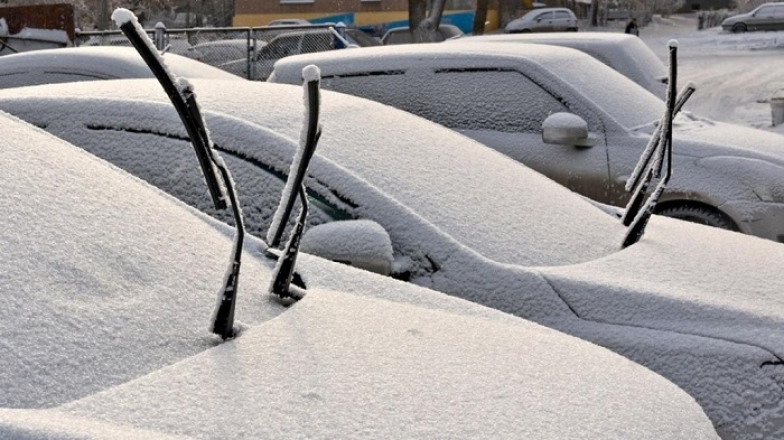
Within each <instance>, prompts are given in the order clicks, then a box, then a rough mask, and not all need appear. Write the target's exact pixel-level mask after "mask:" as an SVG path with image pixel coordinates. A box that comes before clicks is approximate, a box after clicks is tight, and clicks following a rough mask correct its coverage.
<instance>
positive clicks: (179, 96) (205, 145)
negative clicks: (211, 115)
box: [112, 8, 226, 209]
mask: <svg viewBox="0 0 784 440" xmlns="http://www.w3.org/2000/svg"><path fill="white" fill-rule="evenodd" d="M112 19H113V20H114V22H115V23H116V24H117V26H119V27H120V30H122V32H123V34H125V36H126V37H127V38H128V40H130V42H131V44H132V45H133V47H135V48H136V51H138V52H139V55H141V56H142V58H143V59H144V62H145V63H147V66H149V68H150V70H151V71H152V73H153V75H155V78H157V79H158V82H160V83H161V86H162V87H163V90H164V91H165V92H166V94H167V95H168V96H169V100H171V102H172V104H174V108H175V109H177V113H178V114H179V115H180V119H182V122H183V124H184V125H185V130H186V131H187V132H188V137H190V139H191V143H192V144H193V149H194V150H195V151H196V157H197V158H198V159H199V166H201V171H202V174H203V175H204V180H205V181H206V183H207V189H208V190H209V191H210V196H211V197H212V203H213V205H215V209H226V194H225V193H224V192H223V189H222V188H221V186H220V184H219V183H218V173H217V172H216V170H215V167H214V166H213V161H212V159H211V156H212V146H211V145H210V143H209V138H208V137H207V132H206V130H205V129H204V123H203V120H202V118H201V115H200V114H199V107H198V105H196V100H195V98H194V96H193V88H192V87H191V85H190V84H189V83H188V82H187V81H185V80H184V79H178V78H176V77H175V76H174V75H173V74H172V73H171V72H170V71H169V70H168V69H167V68H166V65H165V64H164V62H163V58H162V57H161V55H160V54H159V53H158V50H157V49H155V46H153V43H152V41H151V40H150V37H149V36H147V33H146V32H145V31H144V29H142V27H141V26H140V25H139V21H138V20H137V19H136V16H135V15H133V12H131V11H129V10H127V9H122V8H119V9H115V11H114V12H113V13H112Z"/></svg>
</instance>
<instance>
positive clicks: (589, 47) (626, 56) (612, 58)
mask: <svg viewBox="0 0 784 440" xmlns="http://www.w3.org/2000/svg"><path fill="white" fill-rule="evenodd" d="M451 41H457V40H450V42H451ZM460 41H461V42H465V43H488V42H491V43H514V44H523V43H537V44H549V45H553V46H563V47H571V48H572V49H577V50H579V51H581V52H585V53H587V54H588V55H590V56H592V57H594V58H596V59H597V60H599V61H601V62H603V63H604V64H606V65H608V66H610V67H612V68H613V69H615V70H616V71H618V72H620V73H621V74H623V75H624V76H626V77H627V78H629V79H631V80H632V81H634V82H636V83H637V84H639V85H640V86H642V87H644V88H645V89H646V90H648V91H649V92H651V93H653V94H654V95H656V96H659V97H662V98H663V97H664V95H665V92H666V91H667V86H666V81H667V67H666V66H665V65H664V64H663V63H662V62H661V60H660V59H659V57H658V56H656V54H655V53H653V51H652V50H651V49H650V48H649V47H648V45H647V44H645V43H643V41H642V40H640V39H639V38H637V37H636V36H634V35H629V34H621V33H618V32H587V33H581V34H575V33H573V32H554V33H546V34H545V33H536V34H514V35H509V34H488V35H477V36H472V37H466V38H461V39H460Z"/></svg>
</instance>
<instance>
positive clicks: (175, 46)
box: [77, 31, 193, 55]
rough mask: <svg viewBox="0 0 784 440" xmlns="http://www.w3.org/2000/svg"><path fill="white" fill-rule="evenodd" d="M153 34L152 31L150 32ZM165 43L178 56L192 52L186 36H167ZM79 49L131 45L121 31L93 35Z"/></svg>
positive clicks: (168, 50)
mask: <svg viewBox="0 0 784 440" xmlns="http://www.w3.org/2000/svg"><path fill="white" fill-rule="evenodd" d="M150 32H152V31H150ZM89 34H90V33H89V32H88V33H85V34H82V35H89ZM165 43H166V47H167V48H168V49H167V52H169V53H175V54H178V55H185V54H187V53H188V51H190V50H192V47H193V46H192V45H191V43H189V42H188V39H187V38H185V36H184V35H169V34H166V35H165ZM77 45H78V46H79V47H85V46H86V47H89V46H114V47H117V46H120V47H126V46H127V47H130V46H131V44H130V43H129V42H128V39H127V38H126V37H125V35H122V33H120V32H119V31H107V32H100V35H92V36H91V37H90V38H89V39H87V41H85V42H83V43H81V44H77Z"/></svg>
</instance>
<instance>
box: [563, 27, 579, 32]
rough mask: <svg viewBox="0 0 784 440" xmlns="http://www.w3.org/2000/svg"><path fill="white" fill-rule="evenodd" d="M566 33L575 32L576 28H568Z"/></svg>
mask: <svg viewBox="0 0 784 440" xmlns="http://www.w3.org/2000/svg"><path fill="white" fill-rule="evenodd" d="M566 32H577V28H569V29H567V30H566Z"/></svg>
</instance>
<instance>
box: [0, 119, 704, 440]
mask: <svg viewBox="0 0 784 440" xmlns="http://www.w3.org/2000/svg"><path fill="white" fill-rule="evenodd" d="M0 135H2V138H3V140H4V146H3V148H2V149H0V158H2V160H0V171H2V175H3V176H4V178H3V179H2V180H0V194H3V195H4V198H5V199H6V200H7V202H8V203H7V204H6V208H5V213H4V215H3V216H1V217H0V252H2V254H3V255H4V258H2V259H0V281H2V282H1V283H0V285H2V286H3V287H2V289H3V292H4V298H5V302H4V306H3V307H2V308H0V317H2V319H0V333H2V335H3V341H2V345H0V389H2V390H3V392H2V393H0V407H2V409H0V437H4V438H5V437H9V438H20V437H24V438H31V439H52V438H57V439H63V438H90V439H97V438H101V439H104V438H112V439H113V438H166V439H168V438H184V437H193V438H214V437H226V438H259V437H263V438H271V437H272V438H336V437H339V438H368V437H373V438H377V437H383V438H412V437H419V438H421V437H433V436H448V437H450V438H477V437H485V436H486V437H490V438H520V436H521V435H523V436H525V437H531V438H541V439H562V438H597V439H598V438H601V439H607V438H617V439H626V438H641V439H660V438H669V439H679V438H682V439H715V438H717V436H716V433H715V432H714V431H713V429H712V427H711V426H710V423H709V422H708V420H707V418H706V417H705V415H704V414H703V413H702V411H701V410H700V409H699V407H698V406H697V405H696V404H695V403H694V401H693V400H692V399H691V398H690V397H689V396H687V395H686V394H685V393H683V392H682V391H681V390H680V389H678V388H677V387H675V386H674V385H673V384H671V383H669V382H667V381H665V380H664V379H662V378H661V377H659V376H657V375H655V374H653V373H651V372H650V371H649V370H647V369H645V368H643V367H640V366H639V365H636V364H634V363H632V362H630V361H628V360H626V359H623V358H621V357H619V356H617V355H614V354H612V353H610V352H608V351H606V350H604V349H601V348H598V347H596V346H593V345H591V344H589V343H586V342H584V341H581V340H579V339H577V338H573V337H570V336H566V335H564V334H562V333H559V332H556V331H554V330H550V329H547V328H544V327H541V326H539V325H536V324H533V323H530V322H528V321H524V320H521V319H518V318H513V317H511V316H509V315H506V314H503V313H500V312H496V311H492V310H489V309H485V308H482V307H479V306H476V305H473V304H470V303H467V302H465V301H461V300H457V299H453V298H449V297H446V296H443V295H441V294H438V293H435V292H432V291H428V290H426V289H422V288H419V287H415V286H413V285H411V284H405V283H400V282H397V281H394V280H390V279H387V278H382V277H377V276H374V275H371V274H369V273H366V272H361V271H357V270H355V269H352V268H349V267H345V266H343V265H338V264H334V263H330V262H327V261H324V260H320V259H317V258H313V257H309V256H307V255H303V256H302V259H301V262H300V263H299V264H300V265H301V266H302V268H303V269H304V270H306V271H307V272H309V273H310V274H312V276H311V278H310V281H308V283H309V285H308V290H309V294H308V295H307V296H306V297H305V299H303V300H301V301H300V302H299V303H297V304H296V305H294V306H291V307H288V308H286V307H283V306H281V305H279V304H278V303H276V302H274V301H270V300H269V299H268V298H267V296H266V295H265V294H263V290H264V289H265V287H266V285H267V284H268V282H269V276H270V272H271V266H272V262H271V261H269V260H267V259H266V258H265V257H264V256H263V254H262V253H261V252H260V250H261V249H260V248H261V247H262V246H263V244H262V243H261V242H260V241H259V240H256V239H254V238H253V237H250V238H249V242H248V245H247V246H246V249H245V252H244V260H243V261H244V263H243V274H242V276H243V281H242V282H241V283H240V285H241V286H242V292H241V294H240V296H239V300H238V303H237V317H238V320H239V322H240V323H241V324H240V326H241V328H242V332H241V334H240V335H239V337H237V338H236V339H233V340H230V341H228V342H225V343H221V342H220V341H219V340H217V338H216V337H213V336H210V335H209V334H208V333H207V331H206V327H207V326H206V324H207V323H206V320H207V318H208V316H209V313H210V310H211V308H212V306H213V304H214V299H215V288H216V286H218V285H219V283H220V279H221V273H222V270H223V267H224V265H225V263H226V261H225V258H226V253H227V252H228V250H229V249H230V247H231V238H230V235H231V232H232V231H231V229H230V228H228V227H226V226H225V225H221V224H219V223H216V222H213V221H209V220H208V219H207V218H206V217H205V216H203V215H201V214H199V213H198V212H196V211H194V210H192V209H189V208H187V207H185V206H184V205H183V204H182V203H180V202H178V201H176V200H174V199H173V198H171V197H170V196H167V195H165V194H163V193H161V192H160V191H158V190H156V189H154V188H152V187H150V186H149V185H146V184H144V183H143V182H141V181H139V180H138V179H137V178H135V177H132V176H130V175H128V174H126V173H124V172H122V171H120V170H118V169H117V168H115V167H113V166H111V165H109V164H107V163H106V162H104V161H102V160H100V159H98V158H96V157H95V156H92V155H90V154H87V153H85V152H84V151H81V150H79V149H77V148H75V147H73V146H72V145H69V144H67V143H65V142H63V141H61V140H58V139H55V138H53V137H51V136H49V135H47V134H45V133H43V132H42V131H41V130H38V129H35V128H33V127H31V126H29V125H26V124H23V123H20V122H18V121H15V120H13V119H12V118H10V117H8V116H6V115H5V114H0Z"/></svg>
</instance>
